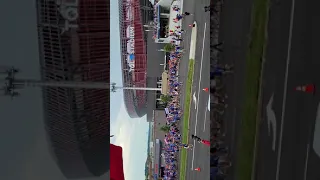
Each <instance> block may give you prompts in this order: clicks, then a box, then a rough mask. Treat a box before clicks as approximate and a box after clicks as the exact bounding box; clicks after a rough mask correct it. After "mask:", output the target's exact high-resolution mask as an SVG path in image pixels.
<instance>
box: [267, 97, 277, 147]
mask: <svg viewBox="0 0 320 180" xmlns="http://www.w3.org/2000/svg"><path fill="white" fill-rule="evenodd" d="M272 105H273V94H272V96H271V98H270V100H269V102H268V105H267V108H266V109H267V120H268V134H269V136H270V129H271V127H272V132H273V137H272V150H273V151H275V150H276V140H277V137H276V136H277V120H276V114H275V113H274V110H273V109H272ZM270 126H271V127H270Z"/></svg>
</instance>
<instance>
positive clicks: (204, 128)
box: [203, 108, 208, 132]
mask: <svg viewBox="0 0 320 180" xmlns="http://www.w3.org/2000/svg"><path fill="white" fill-rule="evenodd" d="M207 111H208V109H207V108H206V111H205V112H204V123H203V132H205V131H206V121H207Z"/></svg>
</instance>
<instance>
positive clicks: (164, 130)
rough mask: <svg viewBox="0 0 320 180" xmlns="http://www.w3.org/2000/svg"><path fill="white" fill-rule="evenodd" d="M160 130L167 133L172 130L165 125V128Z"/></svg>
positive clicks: (162, 127)
mask: <svg viewBox="0 0 320 180" xmlns="http://www.w3.org/2000/svg"><path fill="white" fill-rule="evenodd" d="M160 130H161V131H163V132H166V133H167V132H169V130H170V126H167V125H163V126H161V127H160Z"/></svg>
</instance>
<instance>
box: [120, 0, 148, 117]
mask: <svg viewBox="0 0 320 180" xmlns="http://www.w3.org/2000/svg"><path fill="white" fill-rule="evenodd" d="M143 3H144V2H143V1H141V0H119V8H120V10H119V12H120V16H119V17H120V22H119V23H120V36H121V37H120V39H121V52H122V58H121V62H122V71H123V72H122V74H123V85H124V86H127V87H146V86H147V81H146V80H147V75H146V73H147V52H146V50H147V47H146V40H145V35H144V30H143V18H144V17H143V15H144V14H143V13H142V10H141V9H142V6H144V4H143ZM124 102H125V105H126V109H127V112H128V114H129V116H130V117H132V118H138V117H142V116H144V115H145V114H146V105H147V93H146V91H144V90H124Z"/></svg>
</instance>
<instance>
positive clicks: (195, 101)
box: [192, 92, 197, 109]
mask: <svg viewBox="0 0 320 180" xmlns="http://www.w3.org/2000/svg"><path fill="white" fill-rule="evenodd" d="M192 98H193V102H194V109H197V97H196V92H194V93H193V95H192Z"/></svg>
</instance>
